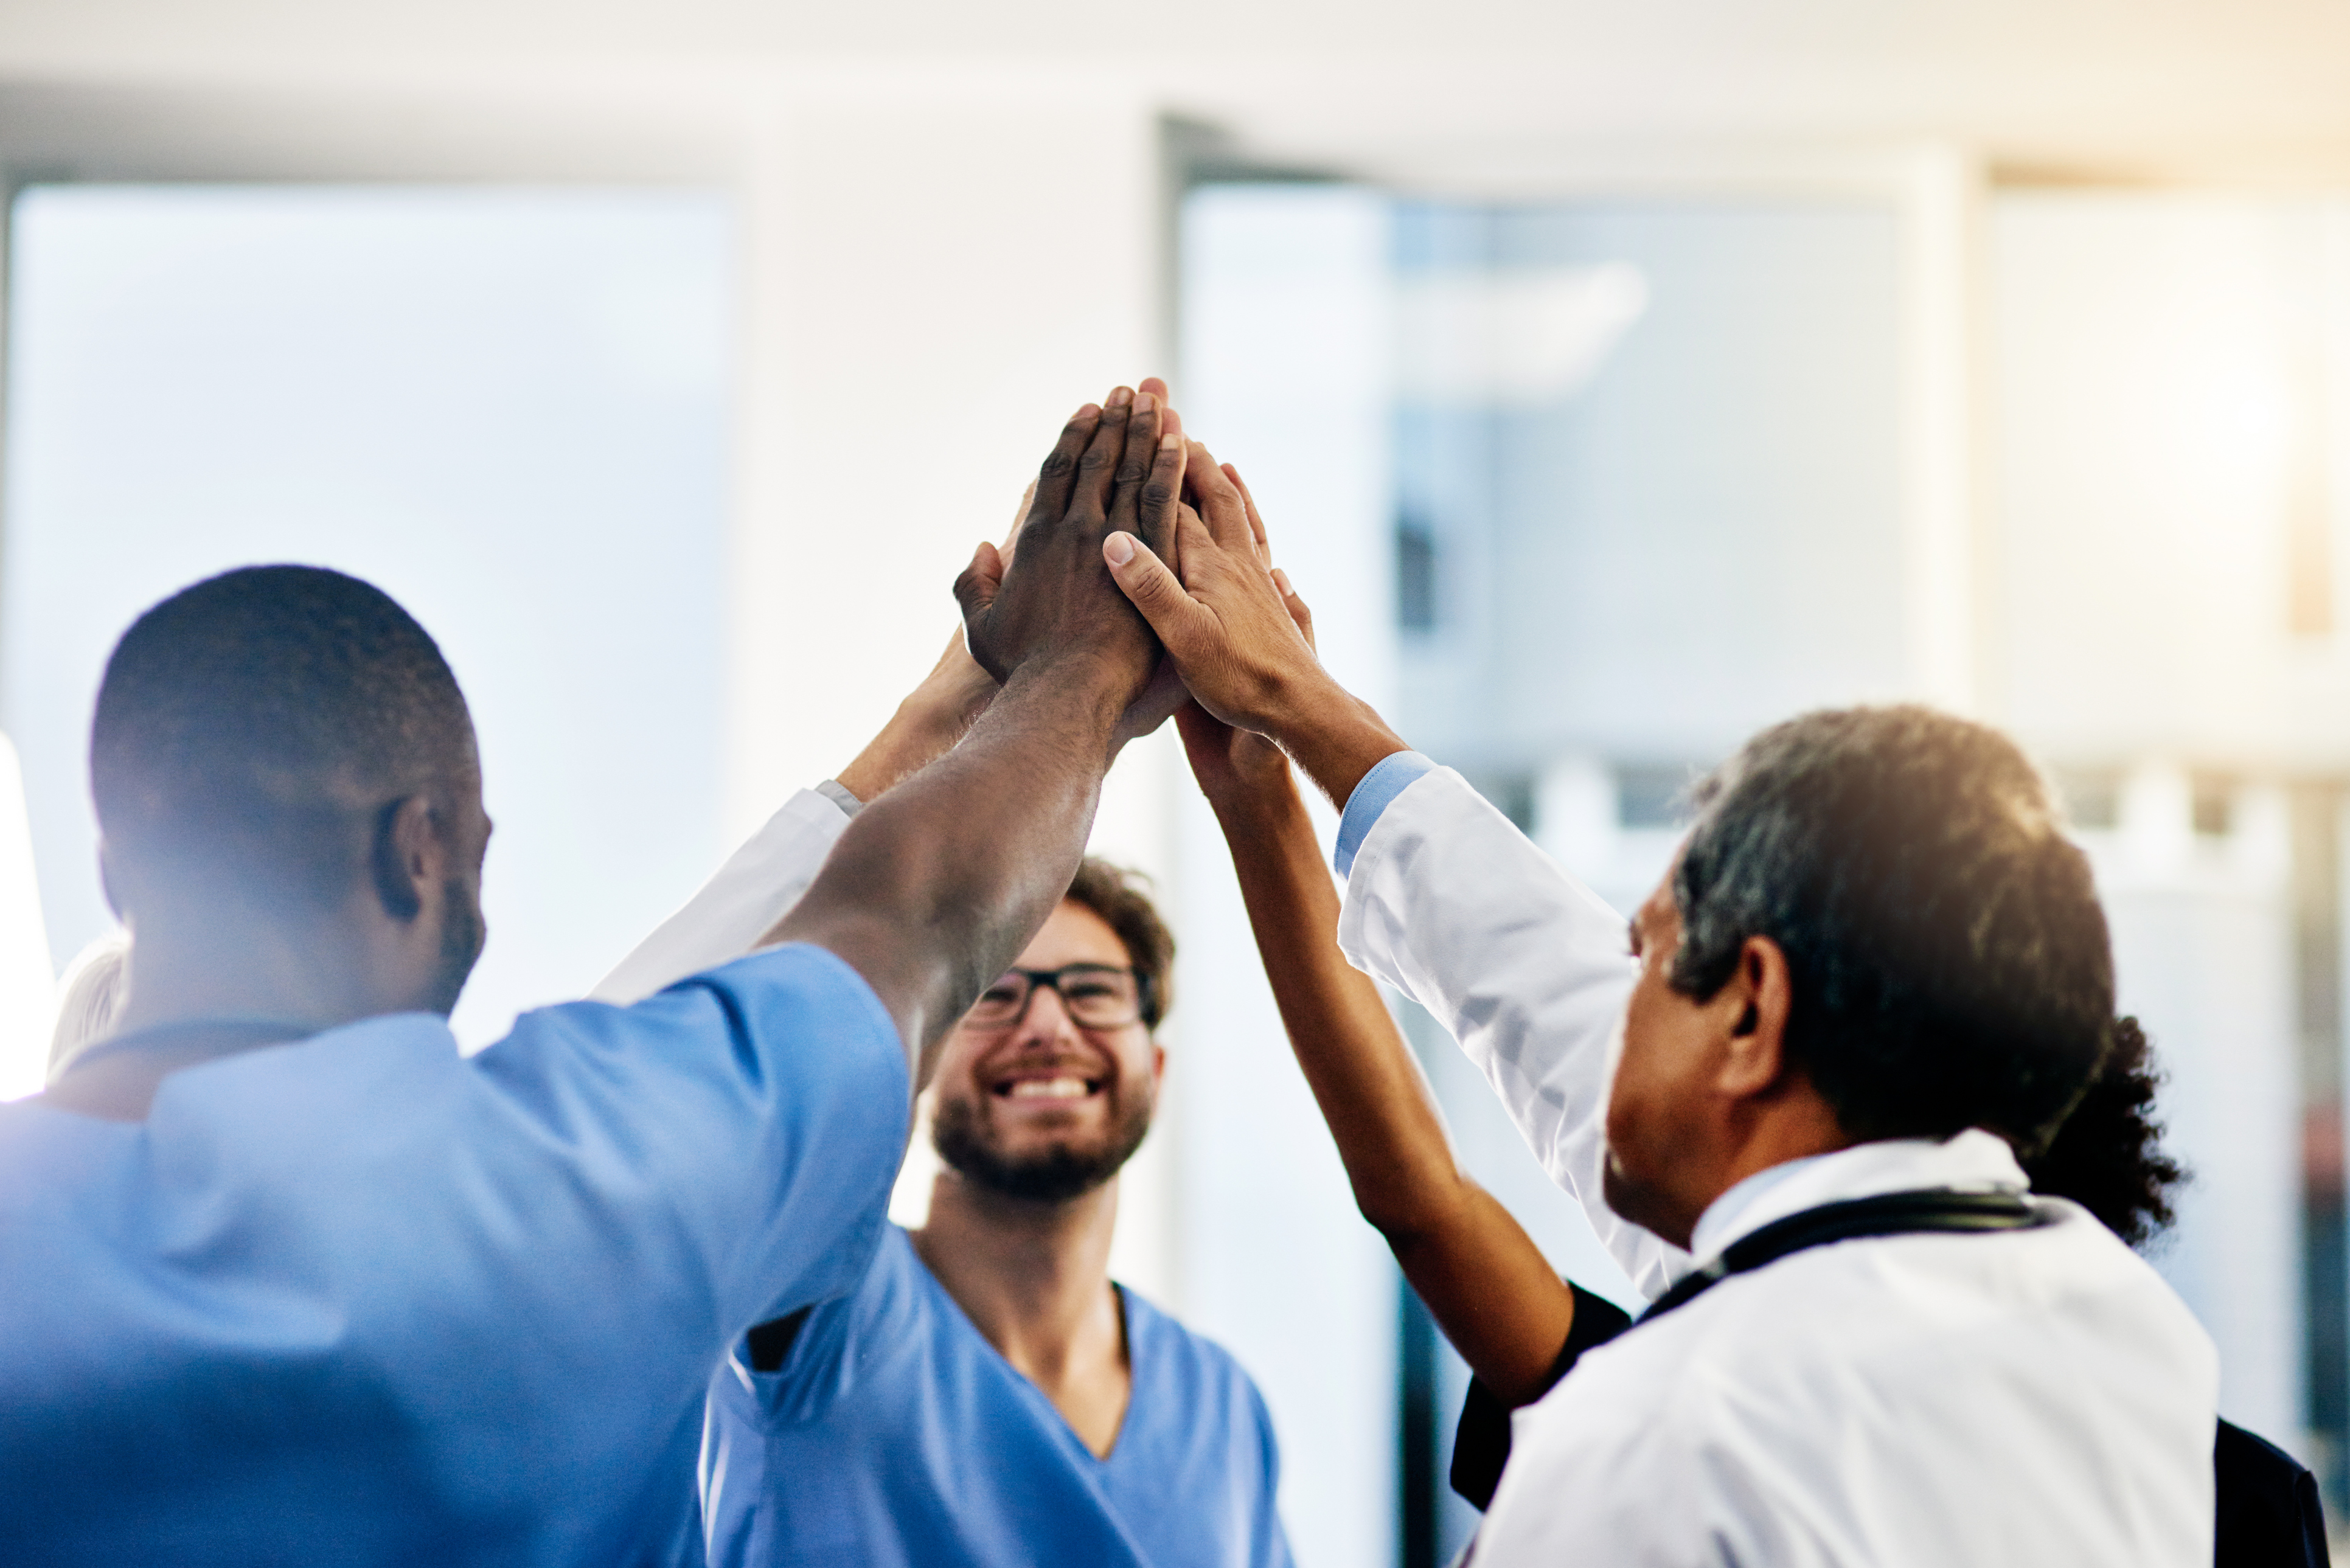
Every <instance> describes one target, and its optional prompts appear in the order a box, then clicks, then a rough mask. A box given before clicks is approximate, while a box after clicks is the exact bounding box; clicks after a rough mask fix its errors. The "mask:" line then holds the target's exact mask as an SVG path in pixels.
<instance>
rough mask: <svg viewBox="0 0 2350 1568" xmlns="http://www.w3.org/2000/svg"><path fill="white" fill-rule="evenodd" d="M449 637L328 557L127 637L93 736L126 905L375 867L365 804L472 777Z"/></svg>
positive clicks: (306, 897)
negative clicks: (368, 855)
mask: <svg viewBox="0 0 2350 1568" xmlns="http://www.w3.org/2000/svg"><path fill="white" fill-rule="evenodd" d="M476 769H477V763H476V759H475V753H474V750H473V721H472V718H471V716H470V715H469V714H468V713H467V711H466V709H465V700H464V697H463V694H461V693H460V692H459V691H458V689H457V681H456V678H455V677H454V676H453V675H452V674H451V672H450V670H449V666H448V663H447V662H446V661H445V660H444V659H442V657H441V650H440V649H439V648H438V647H437V646H435V645H434V643H433V641H432V638H431V637H430V636H428V635H427V634H426V633H425V630H424V628H422V627H421V626H419V625H418V624H417V623H416V621H415V619H414V618H412V617H411V616H410V615H409V614H408V612H407V611H405V610H403V609H401V608H400V606H399V605H397V604H396V603H394V602H393V601H392V599H391V598H390V596H388V595H386V594H385V593H384V592H383V591H382V590H381V589H380V588H376V587H371V586H370V585H369V584H367V583H363V582H361V581H359V579H358V578H356V577H350V576H344V575H343V574H342V573H340V572H333V571H328V570H326V569H324V568H322V567H317V566H252V567H245V568H243V569H240V570H237V571H233V572H228V573H224V574H223V575H222V576H217V577H212V578H209V579H207V580H205V581H203V582H201V583H198V584H196V585H195V586H194V587H190V588H186V589H184V590H182V592H180V593H177V594H175V595H173V596H172V597H170V598H168V599H166V600H164V601H163V602H162V603H161V604H159V605H157V606H155V607H153V608H152V609H151V610H149V611H148V612H147V613H146V614H144V615H142V616H140V618H139V619H138V620H137V621H136V622H135V623H133V624H132V626H131V628H130V630H129V631H127V632H125V633H124V634H123V636H122V640H121V641H120V642H119V643H117V644H116V645H115V649H114V653H113V655H112V657H111V658H109V659H108V660H107V666H106V676H105V680H104V681H103V683H102V684H101V685H100V687H99V697H98V715H97V719H96V721H95V722H94V723H93V725H92V727H91V732H90V788H91V794H92V795H93V796H94V797H95V799H96V802H97V805H98V817H99V827H100V829H101V832H102V834H103V836H104V839H105V844H106V857H107V868H108V877H109V888H110V889H111V891H112V892H113V894H114V897H115V898H116V899H117V901H118V902H119V903H123V904H125V905H126V906H127V905H129V904H132V903H135V902H137V901H138V900H139V899H140V898H142V897H145V896H148V895H150V894H153V893H156V892H159V891H160V892H161V893H163V894H164V895H165V896H167V897H173V898H177V897H181V896H192V897H193V898H198V899H207V898H226V899H232V900H236V901H239V902H245V903H253V904H259V905H263V906H268V907H275V908H276V909H282V910H287V911H298V910H300V909H303V908H306V907H316V906H317V905H318V904H320V903H321V902H322V901H326V902H331V901H332V900H334V899H336V898H340V897H341V896H342V895H343V894H344V893H345V892H346V891H347V890H348V888H350V886H351V885H352V882H353V878H354V877H356V876H357V875H359V873H360V872H361V871H362V870H363V869H364V867H362V866H360V865H358V864H355V863H354V861H355V857H360V856H363V855H364V854H365V852H366V849H365V846H366V843H367V839H366V835H365V827H366V818H367V817H368V816H369V814H371V813H375V812H379V811H380V810H382V809H383V808H384V807H385V805H387V804H388V803H391V802H395V801H397V800H399V799H400V798H401V797H403V796H406V795H410V794H417V793H419V792H421V791H425V790H429V789H432V788H433V787H434V786H436V785H439V784H443V783H454V782H457V781H463V780H470V779H471V778H473V776H474V774H475V773H476Z"/></svg>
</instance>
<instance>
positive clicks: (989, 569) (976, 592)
mask: <svg viewBox="0 0 2350 1568" xmlns="http://www.w3.org/2000/svg"><path fill="white" fill-rule="evenodd" d="M1001 587H1003V556H1000V555H998V554H996V550H995V546H994V545H991V544H989V543H988V542H987V541H986V540H984V539H982V540H981V541H980V542H979V548H978V549H976V550H973V551H972V553H971V565H970V566H965V567H964V568H963V569H962V574H961V575H960V576H957V577H956V578H955V580H954V597H955V603H957V604H959V605H961V606H962V613H963V617H964V618H965V619H969V618H971V617H972V616H975V615H977V614H979V613H980V612H981V611H982V610H983V609H985V608H986V607H988V606H990V605H992V604H993V603H994V602H995V595H996V590H998V589H999V588H1001Z"/></svg>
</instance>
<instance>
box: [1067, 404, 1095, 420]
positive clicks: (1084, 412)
mask: <svg viewBox="0 0 2350 1568" xmlns="http://www.w3.org/2000/svg"><path fill="white" fill-rule="evenodd" d="M1099 412H1101V405H1100V404H1099V403H1082V404H1079V405H1078V408H1077V411H1076V413H1074V414H1071V415H1070V416H1069V422H1070V423H1071V424H1076V422H1077V421H1079V420H1085V419H1091V418H1092V417H1093V416H1094V415H1096V414H1097V413H1099Z"/></svg>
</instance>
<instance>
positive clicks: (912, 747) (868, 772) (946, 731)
mask: <svg viewBox="0 0 2350 1568" xmlns="http://www.w3.org/2000/svg"><path fill="white" fill-rule="evenodd" d="M994 695H995V682H994V681H993V680H991V679H989V677H988V674H987V672H986V671H985V670H982V669H980V668H979V666H978V665H976V664H974V663H972V660H971V659H970V658H969V657H968V656H967V655H966V654H964V652H963V650H962V632H961V631H960V630H958V631H957V632H956V633H955V639H954V641H952V642H951V643H950V644H949V645H948V647H947V651H946V655H945V657H943V658H942V659H940V660H939V663H938V667H937V668H936V669H934V670H931V673H930V674H929V676H927V677H926V678H925V679H924V680H923V681H922V683H921V684H920V686H917V687H916V688H914V690H913V691H911V692H910V693H908V694H907V697H906V700H905V701H902V702H900V703H899V704H898V708H897V711H895V712H893V713H891V714H890V715H889V722H888V723H887V724H884V725H883V726H882V727H881V732H880V733H879V734H878V735H876V736H874V737H873V739H872V740H871V741H869V742H867V744H866V747H865V749H864V750H863V751H861V752H859V753H857V757H856V760H855V761H853V762H851V763H849V764H848V765H847V767H845V768H843V769H841V770H840V772H839V773H838V774H836V775H835V777H836V778H837V779H838V780H839V782H840V784H841V787H842V788H844V789H846V790H847V791H848V793H849V794H853V795H855V796H856V797H857V798H858V800H860V801H872V800H875V799H878V798H879V796H880V795H881V794H882V793H883V792H884V791H886V790H888V789H889V788H890V786H892V785H893V784H897V783H898V782H899V780H901V779H905V778H909V777H911V776H912V775H913V774H917V773H920V771H921V770H922V769H924V768H926V767H928V766H930V764H931V763H934V762H936V761H937V760H938V759H939V758H941V757H942V756H944V755H946V754H947V753H949V752H951V751H952V750H953V749H954V746H955V742H958V741H960V740H962V737H963V735H964V734H965V732H968V731H969V730H970V729H971V726H972V722H974V721H975V720H977V719H978V717H979V715H980V714H981V713H983V712H984V711H986V710H987V704H988V702H989V701H991V700H992V699H993V697H994Z"/></svg>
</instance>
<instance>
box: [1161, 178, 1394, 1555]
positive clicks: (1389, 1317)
mask: <svg viewBox="0 0 2350 1568" xmlns="http://www.w3.org/2000/svg"><path fill="white" fill-rule="evenodd" d="M1387 251H1388V234H1387V217H1386V203H1385V202H1383V201H1381V200H1379V199H1378V198H1377V197H1375V196H1372V195H1369V194H1367V193H1365V192H1357V191H1346V190H1326V191H1322V192H1298V191H1296V190H1295V189H1294V188H1292V189H1279V188H1274V189H1270V190H1267V191H1264V192H1252V191H1249V190H1246V189H1231V188H1225V189H1216V190H1211V191H1208V192H1202V193H1201V194H1199V195H1196V196H1194V197H1193V198H1192V199H1191V202H1189V203H1188V205H1187V207H1186V210H1185V222H1184V225H1183V283H1184V296H1183V298H1184V317H1183V321H1184V330H1183V345H1182V347H1183V356H1182V365H1183V375H1184V381H1183V386H1182V388H1181V404H1180V406H1181V407H1183V409H1184V410H1185V418H1186V421H1187V422H1188V423H1189V424H1190V425H1191V428H1192V430H1193V431H1194V432H1195V433H1196V434H1198V435H1199V436H1200V437H1201V439H1202V440H1204V441H1207V442H1208V443H1209V445H1210V447H1211V450H1212V451H1213V452H1215V455H1216V456H1217V458H1218V459H1220V460H1221V461H1223V462H1231V463H1232V464H1234V465H1235V466H1236V467H1237V468H1238V469H1239V470H1240V472H1241V473H1242V475H1243V477H1244V478H1245V479H1246V480H1247V481H1248V483H1249V488H1250V490H1251V492H1252V493H1253V494H1254V495H1255V496H1256V498H1257V502H1258V504H1259V505H1260V507H1261V508H1262V509H1263V513H1264V518H1265V526H1266V532H1267V535H1268V536H1269V538H1270V539H1271V542H1272V545H1273V549H1274V560H1275V561H1277V562H1279V563H1280V564H1281V565H1282V566H1283V569H1284V571H1286V572H1287V573H1288V574H1289V576H1290V577H1291V580H1292V581H1293V582H1294V584H1295V586H1296V587H1297V590H1298V592H1299V593H1300V594H1301V595H1303V596H1304V597H1305V600H1306V602H1307V603H1308V604H1310V605H1312V606H1313V607H1315V634H1316V639H1317V645H1318V647H1319V649H1320V651H1321V654H1322V658H1323V661H1324V662H1325V663H1326V665H1328V666H1329V668H1330V669H1331V670H1332V671H1333V672H1334V673H1335V674H1336V676H1337V677H1338V678H1339V679H1340V680H1343V681H1345V682H1346V683H1347V685H1348V686H1349V687H1350V688H1351V689H1353V690H1354V691H1357V692H1358V693H1360V694H1361V695H1362V696H1363V697H1365V698H1366V699H1367V700H1368V701H1371V702H1372V703H1373V704H1374V705H1377V704H1380V703H1385V702H1388V701H1390V700H1391V693H1392V687H1393V682H1394V657H1395V654H1394V645H1393V638H1394V634H1393V631H1392V629H1391V627H1392V624H1393V623H1392V617H1391V614H1390V611H1389V607H1390V605H1391V604H1392V601H1393V588H1392V585H1391V584H1390V582H1389V581H1388V572H1389V570H1390V559H1389V545H1388V526H1389V518H1390V508H1391V504H1392V503H1391V500H1390V496H1389V493H1388V386H1389V375H1388V365H1387V363H1386V348H1387V343H1388V331H1387V319H1386V317H1387V311H1388V284H1387V277H1388V267H1387V260H1388V257H1387ZM1177 822H1178V829H1177V831H1178V833H1179V834H1180V845H1181V854H1180V867H1181V877H1182V881H1181V884H1180V887H1181V903H1180V908H1181V911H1182V919H1181V922H1180V931H1181V934H1182V939H1183V942H1184V958H1183V971H1182V984H1183V987H1184V991H1183V995H1182V1000H1181V1002H1180V1007H1179V1009H1178V1012H1177V1014H1176V1027H1177V1044H1176V1048H1175V1049H1176V1057H1177V1063H1178V1068H1177V1070H1178V1072H1179V1073H1180V1078H1179V1080H1178V1082H1179V1085H1180V1094H1181V1098H1182V1111H1181V1115H1182V1124H1181V1130H1182V1160H1181V1163H1182V1169H1183V1176H1184V1180H1183V1209H1182V1235H1183V1260H1184V1265H1185V1275H1184V1301H1185V1305H1186V1307H1187V1309H1188V1311H1189V1312H1190V1314H1191V1321H1192V1322H1193V1323H1194V1324H1196V1325H1197V1326H1199V1327H1200V1328H1201V1329H1204V1330H1205V1331H1206V1332H1208V1333H1209V1334H1213V1335H1215V1336H1216V1337H1217V1338H1219V1339H1221V1340H1222V1341H1223V1342H1224V1343H1225V1344H1227V1345H1231V1346H1232V1349H1233V1351H1234V1352H1235V1353H1236V1354H1238V1355H1239V1356H1240V1357H1241V1359H1242V1360H1243V1362H1244V1363H1246V1364H1247V1366H1248V1367H1249V1369H1250V1370H1251V1371H1252V1372H1253V1374H1254V1375H1255V1376H1256V1378H1257V1381H1258V1383H1259V1384H1260V1385H1261V1386H1263V1389H1264V1393H1265V1398H1266V1401H1267V1402H1268V1403H1269V1404H1270V1405H1271V1406H1272V1407H1273V1417H1274V1426H1275V1428H1277V1429H1278V1431H1279V1433H1280V1436H1281V1438H1282V1445H1283V1450H1284V1460H1283V1468H1284V1478H1283V1488H1282V1507H1283V1511H1284V1515H1285V1517H1286V1519H1287V1521H1288V1524H1289V1530H1290V1534H1291V1539H1292V1542H1293V1543H1294V1545H1295V1548H1296V1551H1297V1558H1298V1561H1299V1563H1302V1564H1305V1568H1326V1565H1328V1568H1336V1565H1340V1564H1345V1565H1350V1568H1351V1565H1358V1564H1359V1565H1370V1564H1378V1563H1387V1562H1389V1561H1391V1560H1392V1557H1393V1553H1394V1551H1395V1536H1396V1528H1395V1520H1396V1493H1395V1471H1396V1360H1395V1325H1396V1301H1397V1298H1396V1290H1397V1283H1396V1274H1395V1269H1394V1265H1393V1263H1392V1262H1390V1261H1389V1259H1388V1251H1387V1247H1386V1244H1385V1243H1384V1242H1382V1241H1380V1240H1379V1238H1378V1235H1377V1234H1376V1233H1375V1232H1374V1231H1372V1230H1371V1229H1370V1227H1369V1226H1368V1225H1367V1224H1365V1223H1364V1222H1363V1220H1362V1219H1361V1218H1360V1216H1359V1215H1358V1214H1357V1212H1356V1210H1355V1206H1354V1199H1353V1198H1352V1197H1351V1195H1350V1194H1349V1192H1348V1190H1347V1180H1346V1173H1345V1171H1344V1169H1343V1168H1341V1167H1340V1165H1339V1163H1338V1157H1337V1151H1336V1148H1335V1147H1333V1145H1332V1144H1331V1142H1330V1137H1329V1134H1328V1132H1327V1131H1326V1129H1325V1127H1324V1126H1323V1123H1322V1117H1321V1115H1320V1113H1319V1112H1318V1111H1316V1110H1315V1106H1314V1100H1313V1096H1312V1095H1311V1094H1310V1093H1309V1092H1308V1091H1307V1089H1306V1087H1305V1079H1304V1078H1303V1077H1302V1076H1301V1075H1299V1073H1298V1071H1297V1069H1296V1066H1295V1063H1294V1062H1293V1061H1292V1059H1291V1057H1290V1054H1289V1050H1288V1043H1287V1039H1286V1037H1285V1036H1284V1033H1282V1028H1281V1021H1280V1017H1279V1015H1278V1013H1277V1012H1275V1011H1274V1003H1273V994H1272V992H1271V990H1270V989H1269V988H1268V987H1267V985H1266V983H1265V980H1264V971H1263V965H1262V964H1261V962H1260V961H1259V960H1258V958H1257V953H1256V944H1255V942H1254V941H1253V940H1252V939H1251V937H1250V935H1249V929H1248V920H1247V916H1246V914H1245V913H1244V912H1243V909H1242V905H1241V898H1240V889H1239V887H1238V885H1237V884H1236V883H1235V882H1234V880H1233V878H1232V872H1231V862H1230V859H1229V857H1228V855H1227V852H1226V850H1225V848H1224V844H1223V837H1222V834H1221V833H1220V832H1219V831H1218V830H1217V828H1216V826H1215V819H1214V817H1213V816H1212V815H1211V814H1210V812H1209V810H1208V808H1207V805H1206V803H1205V802H1204V801H1202V800H1201V798H1200V797H1199V796H1198V794H1196V793H1194V792H1192V791H1191V790H1190V789H1189V787H1188V786H1187V787H1186V788H1185V789H1184V791H1183V792H1182V794H1181V804H1180V806H1179V808H1178V811H1177ZM1327 826H1329V825H1328V824H1327V823H1326V827H1327ZM1325 841H1326V842H1327V841H1328V834H1327V832H1326V836H1325Z"/></svg>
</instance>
